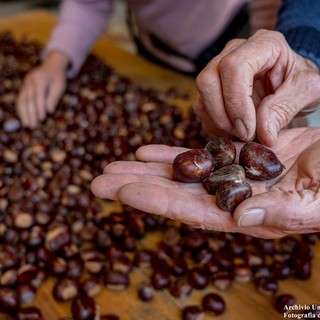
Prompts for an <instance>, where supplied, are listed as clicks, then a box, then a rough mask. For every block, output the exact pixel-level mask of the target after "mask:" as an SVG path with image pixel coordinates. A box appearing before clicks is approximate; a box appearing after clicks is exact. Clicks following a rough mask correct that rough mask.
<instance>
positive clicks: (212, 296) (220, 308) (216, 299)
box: [202, 293, 225, 316]
mask: <svg viewBox="0 0 320 320" xmlns="http://www.w3.org/2000/svg"><path fill="white" fill-rule="evenodd" d="M202 307H203V309H204V310H206V311H209V312H211V313H213V314H214V315H215V316H218V315H220V314H222V313H223V312H224V311H225V302H224V300H223V298H222V297H221V296H220V295H219V294H217V293H208V294H206V295H205V296H204V297H203V298H202Z"/></svg>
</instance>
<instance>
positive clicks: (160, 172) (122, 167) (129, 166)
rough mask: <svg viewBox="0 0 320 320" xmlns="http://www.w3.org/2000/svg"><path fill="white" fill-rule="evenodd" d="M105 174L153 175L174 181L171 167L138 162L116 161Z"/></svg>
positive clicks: (108, 167)
mask: <svg viewBox="0 0 320 320" xmlns="http://www.w3.org/2000/svg"><path fill="white" fill-rule="evenodd" d="M103 173H104V174H111V173H113V174H117V173H121V174H136V175H152V176H157V177H162V178H165V179H172V169H171V165H169V164H165V163H163V164H162V163H152V162H149V163H144V162H137V161H115V162H111V163H110V164H108V165H107V166H106V167H105V168H104V170H103Z"/></svg>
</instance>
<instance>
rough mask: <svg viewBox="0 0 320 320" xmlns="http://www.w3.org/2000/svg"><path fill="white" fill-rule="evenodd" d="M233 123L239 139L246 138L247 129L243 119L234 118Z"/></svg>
mask: <svg viewBox="0 0 320 320" xmlns="http://www.w3.org/2000/svg"><path fill="white" fill-rule="evenodd" d="M234 125H235V127H236V130H237V133H238V136H239V138H240V139H241V140H246V139H247V136H248V130H247V127H246V126H245V125H244V123H243V121H242V120H241V119H236V120H235V121H234Z"/></svg>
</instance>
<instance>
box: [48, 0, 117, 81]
mask: <svg viewBox="0 0 320 320" xmlns="http://www.w3.org/2000/svg"><path fill="white" fill-rule="evenodd" d="M111 11H112V1H111V0H64V1H63V2H62V4H61V8H60V14H59V18H58V24H57V25H56V27H55V28H54V29H53V32H52V33H51V36H50V40H49V42H48V44H47V45H46V47H45V48H44V51H43V57H45V56H46V55H47V54H48V53H49V52H51V51H60V52H62V53H64V54H66V55H67V56H68V57H69V59H70V61H71V64H70V68H69V69H68V72H67V76H68V77H74V76H76V75H77V73H78V72H79V70H80V68H81V66H82V64H83V62H84V60H85V59H86V57H87V54H88V52H89V51H90V49H91V47H92V46H93V45H94V44H95V42H96V41H97V40H98V38H99V37H100V36H101V34H102V32H103V31H104V29H105V26H106V23H107V18H108V17H109V15H110V14H111Z"/></svg>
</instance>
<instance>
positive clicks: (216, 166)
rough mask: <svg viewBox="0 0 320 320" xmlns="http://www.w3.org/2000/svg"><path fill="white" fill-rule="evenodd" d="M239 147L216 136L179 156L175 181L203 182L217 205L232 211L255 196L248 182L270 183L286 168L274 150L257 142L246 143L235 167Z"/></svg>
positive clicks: (175, 166) (175, 161) (174, 169)
mask: <svg viewBox="0 0 320 320" xmlns="http://www.w3.org/2000/svg"><path fill="white" fill-rule="evenodd" d="M235 159H236V147H235V145H234V143H233V141H232V140H231V139H230V138H227V137H214V138H211V141H209V142H208V143H207V145H206V146H205V148H204V149H192V150H188V151H186V152H183V153H181V154H179V155H177V156H176V158H175V159H174V161H173V163H172V173H173V178H174V179H175V180H178V181H182V182H189V183H194V182H202V183H203V186H204V187H205V189H206V190H207V191H208V193H209V194H212V195H215V196H216V202H217V205H218V206H219V207H220V208H221V209H223V210H225V211H229V212H233V211H234V210H235V208H236V207H237V206H238V205H239V204H240V203H241V202H242V201H243V200H245V199H247V198H249V197H251V196H252V187H251V185H250V184H249V183H248V182H247V181H246V180H245V179H246V177H248V178H250V179H253V180H259V181H262V180H270V179H274V178H276V177H278V176H279V175H280V174H281V173H282V171H283V169H284V165H283V164H282V163H281V162H280V160H279V159H278V158H277V156H276V155H275V154H274V152H273V151H271V150H270V149H268V148H266V147H265V146H263V145H262V144H259V143H257V142H247V143H245V144H244V146H243V147H242V148H241V150H240V155H239V164H234V161H235Z"/></svg>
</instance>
